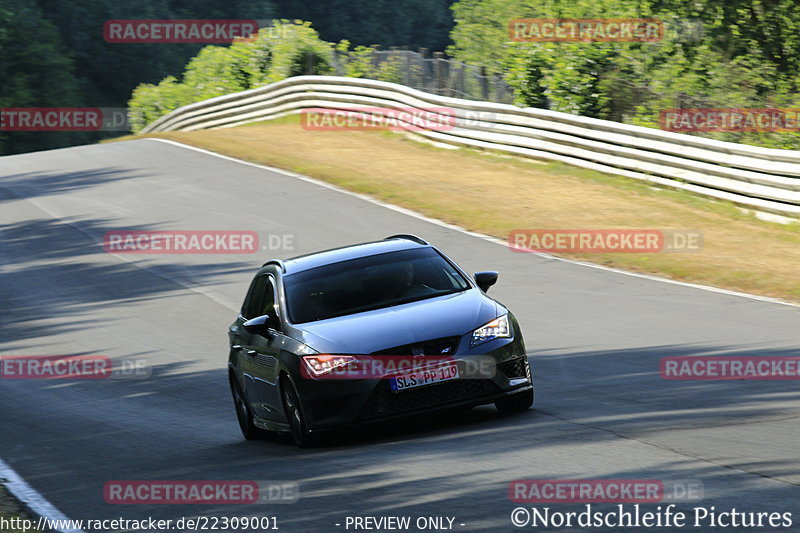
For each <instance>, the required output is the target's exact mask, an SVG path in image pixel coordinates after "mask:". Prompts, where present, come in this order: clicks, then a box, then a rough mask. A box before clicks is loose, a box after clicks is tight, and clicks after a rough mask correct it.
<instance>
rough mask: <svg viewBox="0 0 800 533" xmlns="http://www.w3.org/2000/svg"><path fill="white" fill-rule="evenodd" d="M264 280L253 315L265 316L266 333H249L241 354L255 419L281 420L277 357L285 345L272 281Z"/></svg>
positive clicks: (273, 281) (269, 278)
mask: <svg viewBox="0 0 800 533" xmlns="http://www.w3.org/2000/svg"><path fill="white" fill-rule="evenodd" d="M264 277H265V278H266V279H265V281H266V282H265V283H264V285H263V289H262V298H261V299H260V300H259V305H260V306H261V307H260V309H258V310H257V311H256V313H257V316H263V315H268V316H269V317H270V319H269V321H268V322H267V325H268V326H269V328H270V332H269V334H267V335H257V334H256V335H251V336H250V340H249V342H248V344H247V346H246V350H245V355H246V357H247V358H248V359H249V361H248V364H249V366H250V369H251V371H250V372H251V375H252V377H253V381H252V383H253V389H254V401H253V402H252V404H251V405H252V408H253V412H254V413H255V415H256V416H258V417H259V418H265V419H267V420H277V421H280V420H282V417H283V415H282V412H283V410H282V409H281V408H280V403H279V402H280V395H279V393H278V386H277V385H278V383H277V381H278V357H279V356H280V351H281V348H282V347H283V346H284V345H285V344H286V340H287V339H286V337H285V336H284V334H283V332H282V330H281V320H280V316H279V306H277V305H275V302H276V300H275V294H276V293H275V280H274V278H273V277H272V276H271V275H269V274H268V275H265V276H264Z"/></svg>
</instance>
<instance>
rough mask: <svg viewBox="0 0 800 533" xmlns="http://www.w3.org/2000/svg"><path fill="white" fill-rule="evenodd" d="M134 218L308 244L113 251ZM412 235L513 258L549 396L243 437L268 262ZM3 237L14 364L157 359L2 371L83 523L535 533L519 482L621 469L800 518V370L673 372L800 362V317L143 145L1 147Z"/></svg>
mask: <svg viewBox="0 0 800 533" xmlns="http://www.w3.org/2000/svg"><path fill="white" fill-rule="evenodd" d="M487 194H491V191H490V190H489V191H487ZM132 229H142V230H252V231H256V232H258V233H259V235H260V236H261V237H262V238H265V236H267V235H287V234H288V235H293V237H294V245H295V248H294V250H288V251H284V250H279V251H276V252H275V253H274V254H271V253H270V252H269V251H267V250H264V251H263V252H262V253H260V254H254V255H245V254H238V255H219V254H216V255H215V254H194V255H113V254H109V253H106V252H105V251H104V250H103V248H102V246H101V245H100V243H101V242H102V240H103V236H104V234H105V233H106V232H107V231H113V230H132ZM394 233H413V234H417V235H420V236H422V237H423V238H425V239H427V240H429V241H430V242H432V243H433V244H436V245H437V246H439V247H440V248H442V249H443V250H444V251H445V252H446V253H447V254H449V255H450V256H451V257H453V258H454V259H455V260H456V261H458V262H460V264H461V265H462V266H464V267H465V268H467V269H468V270H470V271H478V270H490V269H493V270H499V271H500V280H499V282H498V284H497V285H496V286H495V287H493V288H492V290H491V293H492V294H493V295H494V296H496V297H497V298H499V299H500V300H501V301H502V302H503V303H505V304H506V305H508V306H509V307H510V308H511V309H512V310H513V311H514V313H515V314H516V316H517V317H518V319H519V321H520V323H521V325H522V327H523V328H524V333H525V339H526V344H527V349H528V355H529V357H530V360H531V363H532V365H533V371H534V376H535V383H536V386H537V389H536V396H537V397H536V402H535V404H534V408H533V409H531V410H529V411H527V412H525V413H523V414H520V415H514V416H507V417H501V416H499V415H498V414H497V412H496V410H495V409H494V408H493V407H491V406H487V407H481V408H477V409H474V410H473V411H471V412H468V413H462V414H456V415H454V414H446V415H438V416H429V417H425V418H422V419H413V420H407V421H403V422H398V423H393V424H386V425H383V426H380V427H374V428H369V429H366V430H360V431H358V432H350V433H348V434H345V435H341V436H338V437H336V438H334V439H331V440H330V441H329V442H326V443H325V444H324V445H322V446H320V447H317V448H311V449H303V450H301V449H298V448H296V447H295V446H294V445H293V444H291V443H289V442H288V441H287V440H285V439H281V438H275V439H272V440H266V441H261V442H246V441H244V440H243V439H242V438H241V435H240V433H239V429H238V427H237V425H236V420H235V417H234V411H233V406H232V402H231V399H230V393H229V390H228V385H227V382H226V371H225V363H226V358H227V337H226V330H227V327H228V325H229V324H230V323H231V322H232V321H233V319H234V317H235V314H236V312H237V310H238V308H239V307H240V305H241V299H242V298H243V296H244V293H245V291H246V289H247V286H248V285H249V282H250V280H251V278H252V275H253V273H254V272H255V270H256V269H257V267H259V266H260V265H261V263H263V262H264V261H265V260H267V259H269V258H271V257H272V256H273V255H274V256H276V257H279V258H280V257H289V256H292V255H298V254H300V253H306V252H311V251H316V250H320V249H325V248H332V247H336V246H340V245H346V244H352V243H356V242H362V241H367V240H374V239H380V238H383V237H385V236H388V235H391V234H394ZM0 239H1V240H0V242H1V243H2V245H1V246H0V268H1V269H2V276H0V302H2V304H0V305H2V307H0V310H1V311H0V313H1V314H0V355H77V354H102V355H108V356H110V357H113V358H114V359H115V360H131V361H146V362H147V363H148V364H149V365H150V366H152V368H153V372H152V376H151V377H150V378H148V379H131V380H93V381H89V380H82V381H79V380H73V381H63V380H59V381H51V380H2V381H0V427H1V428H2V431H0V458H2V460H4V461H5V462H7V463H8V464H9V465H11V466H12V467H13V468H14V469H15V470H16V471H17V472H18V473H19V474H20V475H21V476H22V477H23V478H24V479H25V480H26V481H27V482H28V483H29V484H30V485H31V486H33V487H34V488H35V489H36V490H37V491H38V492H39V493H41V494H42V495H43V496H44V497H45V498H46V499H47V500H49V501H50V502H51V503H52V504H53V505H55V506H56V507H57V508H58V509H60V510H61V511H62V512H63V513H64V514H66V515H67V516H68V517H70V518H73V519H103V518H118V517H126V518H131V519H143V518H146V517H155V518H165V519H166V518H172V519H175V518H180V517H185V516H189V517H191V516H197V515H208V516H230V517H232V516H253V515H264V516H276V517H277V521H278V526H279V527H280V530H281V531H284V532H315V531H321V532H323V531H345V530H346V529H345V521H346V518H347V517H348V516H350V517H353V516H411V517H412V519H414V520H415V519H416V518H417V517H421V516H446V517H455V521H454V530H456V531H470V532H472V531H487V532H488V531H491V532H494V531H518V530H525V529H527V530H531V529H532V528H521V529H520V528H516V527H514V526H513V525H512V524H511V520H510V515H511V512H512V510H513V509H514V508H515V507H518V505H517V504H515V503H512V502H511V501H509V498H508V485H509V482H511V481H512V480H515V479H526V478H542V479H547V478H550V479H583V478H610V479H659V480H697V481H701V482H702V484H703V486H704V500H703V502H701V505H706V506H715V507H716V509H717V510H730V509H731V508H736V509H737V510H744V511H756V512H761V511H769V512H791V513H793V523H794V525H793V526H791V527H788V528H775V529H772V528H769V527H767V528H765V529H762V530H764V531H800V487H799V486H798V485H800V454H799V453H798V450H800V444H798V443H800V424H799V423H798V422H799V421H800V390H798V382H797V381H733V382H724V381H668V380H663V379H661V377H660V375H659V362H660V359H661V358H662V357H666V356H678V355H758V356H762V355H771V356H791V355H793V356H797V355H800V308H797V307H792V306H787V305H780V304H776V303H771V302H764V301H758V300H755V299H748V298H745V297H741V296H736V295H731V294H724V293H716V292H711V291H705V290H700V289H697V288H692V287H687V286H682V285H677V284H671V283H663V282H659V281H654V280H650V279H644V278H639V277H633V276H627V275H623V274H620V273H615V272H610V271H605V270H601V269H596V268H589V267H586V266H582V265H578V264H572V263H567V262H562V261H557V260H553V259H549V258H546V257H541V256H536V255H533V254H520V253H512V252H511V251H509V250H508V249H507V248H504V247H503V246H499V245H498V244H496V243H492V242H489V241H487V240H483V239H481V238H478V237H475V236H472V235H469V234H466V233H463V232H459V231H456V230H453V229H449V228H447V227H444V226H441V225H437V224H434V223H431V222H428V221H425V220H422V219H420V218H415V217H412V216H409V215H407V214H404V213H402V212H399V211H396V210H391V209H388V208H387V207H385V206H381V205H378V204H376V203H371V202H368V201H365V200H364V199H361V198H358V197H355V196H352V195H348V194H345V193H342V192H340V191H336V190H332V189H330V188H326V187H323V186H320V185H319V184H315V183H312V182H308V181H303V180H300V179H298V178H296V177H292V176H288V175H284V174H281V173H276V172H272V171H269V170H266V169H262V168H257V167H254V166H249V165H244V164H241V163H237V162H234V161H230V160H226V159H223V158H219V157H214V156H212V155H207V154H203V153H199V152H197V151H193V150H189V149H186V148H182V147H179V146H175V145H171V144H167V143H161V142H156V141H145V140H142V141H130V142H124V143H111V144H106V145H96V146H84V147H78V148H69V149H62V150H53V151H47V152H38V153H30V154H24V155H16V156H7V157H2V158H0ZM110 480H281V481H292V482H298V483H299V486H300V500H299V502H298V503H295V504H288V505H263V504H254V505H183V506H181V505H110V504H107V503H105V501H104V497H103V487H104V484H105V483H106V482H107V481H110ZM553 505H554V506H556V507H558V506H559V505H561V506H562V507H563V508H565V509H566V508H569V509H576V508H577V509H580V508H581V507H582V506H581V505H567V504H553ZM694 505H697V504H681V506H682V507H685V508H686V509H691V508H692V507H693V506H694ZM651 507H654V506H653V505H651ZM336 524H341V525H340V526H337V525H336ZM461 524H464V525H461ZM350 530H351V531H352V528H351V529H350ZM574 530H577V529H568V528H565V529H562V531H574ZM594 530H595V531H597V530H602V529H594ZM624 530H625V529H624V528H623V529H616V531H624ZM664 530H665V529H661V531H664ZM689 530H693V531H709V530H711V529H706V528H692V529H689ZM728 530H730V529H728Z"/></svg>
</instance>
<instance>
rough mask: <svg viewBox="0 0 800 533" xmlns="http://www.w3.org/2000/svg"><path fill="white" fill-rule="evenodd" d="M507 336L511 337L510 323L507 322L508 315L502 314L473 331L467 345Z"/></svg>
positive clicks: (475, 344)
mask: <svg viewBox="0 0 800 533" xmlns="http://www.w3.org/2000/svg"><path fill="white" fill-rule="evenodd" d="M509 337H511V325H510V324H509V322H508V315H503V316H501V317H498V318H495V319H494V320H492V321H491V322H489V323H488V324H484V325H483V326H481V327H479V328H478V329H476V330H475V331H473V332H472V340H471V341H470V343H469V345H470V347H472V346H477V345H478V344H482V343H484V342H487V341H490V340H492V339H500V338H509Z"/></svg>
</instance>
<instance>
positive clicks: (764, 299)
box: [126, 137, 800, 307]
mask: <svg viewBox="0 0 800 533" xmlns="http://www.w3.org/2000/svg"><path fill="white" fill-rule="evenodd" d="M136 140H144V141H157V142H162V143H167V144H171V145H174V146H179V147H181V148H185V149H187V150H194V151H196V152H200V153H202V154H206V155H211V156H214V157H219V158H222V159H227V160H228V161H233V162H235V163H239V164H242V165H248V166H251V167H255V168H260V169H263V170H269V171H270V172H276V173H278V174H283V175H285V176H289V177H292V178H297V179H299V180H303V181H307V182H309V183H313V184H315V185H319V186H320V187H325V188H326V189H331V190H334V191H338V192H340V193H343V194H347V195H348V196H353V197H355V198H360V199H362V200H365V201H367V202H370V203H373V204H375V205H379V206H381V207H385V208H387V209H391V210H392V211H397V212H398V213H403V214H404V215H408V216H410V217H414V218H417V219H419V220H424V221H425V222H430V223H431V224H436V225H437V226H441V227H444V228H447V229H451V230H454V231H458V232H460V233H464V234H466V235H470V236H472V237H477V238H479V239H483V240H484V241H487V242H491V243H494V244H499V245H501V246H504V247H508V243H507V242H506V241H504V240H502V239H498V238H496V237H490V236H489V235H484V234H482V233H476V232H474V231H469V230H467V229H464V228H462V227H460V226H456V225H454V224H449V223H447V222H444V221H442V220H438V219H435V218H431V217H428V216H425V215H423V214H421V213H418V212H416V211H412V210H411V209H406V208H404V207H398V206H396V205H392V204H388V203H386V202H383V201H381V200H378V199H376V198H373V197H372V196H367V195H366V194H360V193H357V192H353V191H349V190H347V189H343V188H341V187H337V186H336V185H332V184H330V183H327V182H324V181H321V180H318V179H315V178H311V177H309V176H304V175H302V174H297V173H295V172H290V171H288V170H283V169H281V168H275V167H270V166H267V165H260V164H258V163H251V162H250V161H245V160H243V159H237V158H235V157H231V156H228V155H223V154H219V153H217V152H212V151H211V150H205V149H203V148H197V147H196V146H191V145H188V144H183V143H180V142H177V141H171V140H169V139H158V138H155V137H146V138H144V139H136ZM126 142H127V141H126ZM531 253H535V254H536V255H538V256H540V257H544V258H547V259H552V260H554V261H561V262H563V263H569V264H571V265H580V266H584V267H589V268H594V269H598V270H605V271H607V272H614V273H616V274H622V275H625V276H632V277H634V278H641V279H647V280H650V281H658V282H660V283H669V284H672V285H679V286H681V287H689V288H692V289H700V290H704V291H708V292H715V293H718V294H726V295H728V296H738V297H740V298H747V299H750V300H756V301H759V302H766V303H772V304H779V305H784V306H789V307H800V305H798V304H795V303H792V302H786V301H783V300H779V299H777V298H769V297H767V296H757V295H755V294H747V293H744V292H736V291H730V290H727V289H720V288H719V287H712V286H710V285H699V284H697V283H689V282H687V281H678V280H674V279H669V278H661V277H658V276H651V275H649V274H640V273H638V272H630V271H627V270H622V269H619V268H612V267H607V266H603V265H598V264H595V263H588V262H585V261H577V260H575V259H566V258H564V257H556V256H554V255H550V254H546V253H536V252H531Z"/></svg>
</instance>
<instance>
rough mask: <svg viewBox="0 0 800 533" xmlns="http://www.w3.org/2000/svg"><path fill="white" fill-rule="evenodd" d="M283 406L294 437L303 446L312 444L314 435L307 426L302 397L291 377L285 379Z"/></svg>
mask: <svg viewBox="0 0 800 533" xmlns="http://www.w3.org/2000/svg"><path fill="white" fill-rule="evenodd" d="M281 388H282V389H283V408H284V411H285V412H286V419H287V422H288V423H289V430H290V431H291V433H292V438H293V439H294V441H295V442H296V443H297V445H298V446H300V447H301V448H305V447H306V446H309V445H311V444H312V440H313V439H312V436H311V434H310V432H309V431H308V426H306V419H305V417H304V416H303V408H302V406H301V405H300V398H299V397H298V395H297V391H296V390H295V388H294V385H293V384H292V382H291V381H290V380H289V378H284V379H283V386H282V387H281Z"/></svg>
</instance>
